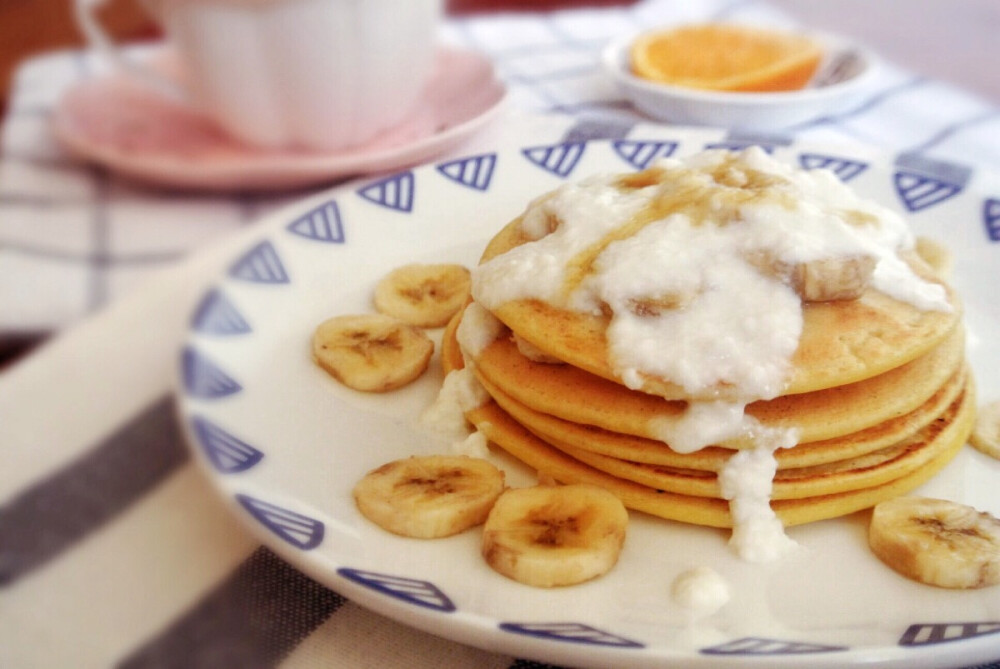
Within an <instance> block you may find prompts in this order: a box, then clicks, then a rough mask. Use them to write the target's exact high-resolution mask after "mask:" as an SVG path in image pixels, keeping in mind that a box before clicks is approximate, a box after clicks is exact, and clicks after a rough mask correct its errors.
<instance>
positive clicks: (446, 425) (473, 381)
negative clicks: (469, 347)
mask: <svg viewBox="0 0 1000 669" xmlns="http://www.w3.org/2000/svg"><path fill="white" fill-rule="evenodd" d="M488 399H489V395H488V394H487V393H486V389H485V388H483V386H482V384H481V383H479V379H477V378H476V375H475V374H473V373H472V370H471V368H469V367H464V368H463V369H456V370H453V371H451V372H449V373H448V374H447V375H446V376H445V377H444V383H442V384H441V390H440V391H439V392H438V394H437V397H436V398H435V399H434V403H433V404H431V405H430V406H429V407H427V409H425V410H424V412H423V413H422V414H421V416H420V424H421V425H423V426H424V427H425V428H427V429H429V430H432V431H434V432H436V433H438V434H440V435H442V436H443V437H445V438H446V439H447V440H448V441H449V442H450V443H451V444H452V445H453V446H454V445H455V444H456V443H461V442H463V441H465V440H466V439H467V438H468V437H469V434H470V433H471V432H472V430H471V428H470V427H469V423H468V421H466V420H465V412H466V411H469V410H471V409H475V408H476V407H478V406H481V405H482V404H483V403H485V402H486V401H487V400H488Z"/></svg>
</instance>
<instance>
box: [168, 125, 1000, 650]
mask: <svg viewBox="0 0 1000 669" xmlns="http://www.w3.org/2000/svg"><path fill="white" fill-rule="evenodd" d="M657 133H659V134H658V135H657V136H656V137H637V138H635V139H632V140H623V141H618V142H593V143H589V144H583V143H573V144H559V145H554V146H532V147H508V148H503V149H501V150H498V151H496V152H490V153H484V154H481V155H476V156H469V157H467V158H464V159H460V160H450V161H447V162H443V163H440V164H436V165H428V166H423V167H420V168H418V169H414V170H411V171H405V172H402V173H399V174H396V175H393V176H392V177H389V178H386V179H381V180H379V181H376V182H372V183H365V184H361V185H355V186H352V187H349V188H341V189H336V190H331V191H329V192H326V193H323V194H320V195H317V196H315V197H311V198H309V199H308V200H306V201H303V202H301V203H300V204H298V205H296V206H293V207H291V208H289V209H286V210H284V211H282V212H281V213H279V214H276V215H274V216H272V217H271V218H270V219H269V220H268V221H266V222H264V224H263V226H262V228H261V232H260V237H259V239H258V240H257V241H256V242H255V243H253V244H251V245H249V246H248V247H247V248H246V249H245V250H244V251H243V252H242V253H241V254H240V255H239V256H238V257H234V258H233V259H232V261H231V263H230V264H229V265H228V269H227V271H226V272H225V273H224V274H223V275H221V276H219V277H218V279H217V280H216V281H215V282H214V283H213V284H212V285H211V286H209V287H207V288H206V290H205V293H204V297H203V298H202V299H201V301H200V303H199V304H198V305H197V308H196V309H194V310H193V313H192V317H191V323H190V332H189V335H188V337H187V340H186V342H185V343H184V347H183V353H182V354H181V360H180V365H179V368H180V380H179V387H180V389H179V395H180V399H181V406H182V414H183V422H184V424H185V426H186V429H187V431H188V433H189V437H190V441H191V444H192V448H193V450H194V452H195V453H196V454H197V457H198V459H199V460H200V462H201V464H202V465H203V466H204V467H205V469H206V470H207V472H208V473H209V475H210V477H211V479H212V480H213V482H214V484H215V486H216V487H217V489H218V492H219V494H220V495H221V496H222V498H223V499H225V500H226V501H227V502H228V503H229V504H230V505H231V506H232V507H233V508H234V509H235V510H236V512H237V513H238V514H239V516H240V517H241V518H242V519H243V520H244V521H245V522H246V523H247V525H248V526H249V527H250V528H251V529H252V530H253V531H254V532H255V533H256V534H257V535H258V537H259V538H260V540H261V541H263V542H264V543H265V544H266V545H268V546H269V547H270V548H272V549H273V550H275V551H276V552H278V553H279V554H280V555H282V556H283V557H284V558H285V559H287V560H288V561H290V562H291V563H292V564H294V565H296V566H297V567H299V568H300V569H302V570H303V571H305V572H306V573H308V574H309V575H311V576H312V577H313V578H315V579H317V580H318V581H320V582H322V583H324V584H326V585H328V586H330V587H332V588H334V589H336V590H337V591H339V592H341V593H343V594H344V595H346V596H348V597H350V598H351V599H353V600H355V601H357V602H358V603H360V604H362V605H364V606H366V607H370V608H372V609H374V610H376V611H378V612H380V613H382V614H385V615H386V616H389V617H391V618H395V619H398V620H400V621H402V622H404V623H406V624H409V625H412V626H414V627H418V628H421V629H424V630H428V631H430V632H433V633H435V634H438V635H441V636H444V637H448V638H451V639H455V640H458V641H461V642H464V643H467V644H472V645H476V646H481V647H483V648H488V649H491V650H495V651H502V652H505V653H509V654H511V655H515V656H520V657H530V658H535V659H538V660H543V661H548V662H553V663H559V664H565V665H577V666H595V667H597V666H600V667H608V666H615V667H676V666H684V667H701V666H724V667H729V666H737V667H739V666H751V665H752V666H765V665H766V666H780V667H799V666H803V665H808V666H823V667H842V666H846V665H861V664H863V665H866V666H879V667H931V666H941V665H949V666H953V665H956V664H963V663H964V664H973V663H975V662H979V661H984V660H987V659H995V658H997V657H1000V591H998V590H997V589H992V590H984V591H972V592H955V591H947V590H941V589H936V588H931V587H927V586H921V585H918V584H916V583H913V582H910V581H908V580H906V579H904V578H902V577H900V576H897V575H896V574H895V573H894V572H892V571H891V570H889V569H888V568H887V567H885V566H884V565H882V563H880V562H879V561H878V560H877V559H876V558H874V557H873V556H872V555H871V553H870V552H869V550H868V547H867V543H866V538H865V532H866V525H865V515H864V514H856V515H854V516H851V517H847V518H843V519H838V520H834V521H826V522H820V523H814V524H810V525H806V526H803V527H795V528H792V529H791V530H790V534H791V536H792V537H793V538H794V539H795V540H796V541H798V542H799V543H800V544H801V546H802V550H801V551H798V552H797V553H796V554H795V555H793V556H792V557H789V558H786V559H784V560H782V561H780V562H777V563H775V564H768V565H756V564H749V563H745V562H742V561H740V560H739V559H738V558H736V557H735V556H734V555H733V553H732V552H731V551H730V549H729V548H728V547H727V544H726V541H727V534H726V533H725V532H722V531H718V530H713V529H705V528H699V527H690V526H685V525H682V524H679V523H672V522H665V521H660V520H656V519H652V518H648V517H645V516H643V515H642V514H638V513H634V514H632V515H633V517H632V522H631V526H630V530H629V537H628V540H627V543H626V547H625V550H624V552H623V554H622V557H621V560H620V562H619V564H618V565H617V567H616V568H615V569H614V570H613V571H612V572H611V573H609V574H608V575H606V576H605V577H603V578H601V579H599V580H596V581H593V582H591V583H587V584H584V585H580V586H576V587H570V588H565V589H557V590H541V589H534V588H531V587H528V586H524V585H520V584H518V583H515V582H513V581H510V580H507V579H505V578H504V577H502V576H499V575H498V574H496V573H494V572H492V571H491V570H490V569H489V568H488V566H487V565H486V564H485V563H484V562H483V560H482V559H481V558H480V556H479V552H478V540H479V532H478V531H477V530H470V531H468V532H466V533H464V534H462V535H460V536H457V537H452V538H448V539H442V540H436V541H421V540H411V539H405V538H401V537H397V536H393V535H390V534H388V533H386V532H384V531H382V530H380V529H379V528H378V527H376V526H374V525H373V524H371V523H370V522H368V521H366V520H364V519H363V518H362V517H361V516H360V515H359V514H358V512H357V511H356V509H355V507H354V504H353V502H352V499H351V495H350V490H351V488H352V486H353V485H354V483H355V482H356V481H357V480H358V479H359V478H360V477H361V476H362V475H363V474H364V473H365V472H366V471H368V470H369V469H371V468H373V467H375V466H377V465H379V464H382V463H384V462H386V461H389V460H392V459H395V458H399V457H404V456H408V455H410V454H414V453H420V452H430V451H433V450H435V449H438V448H439V447H440V445H439V444H437V443H436V440H435V439H434V438H433V436H431V435H428V434H427V433H425V432H424V431H422V430H421V428H420V427H419V425H418V416H419V414H420V412H421V411H422V410H423V409H424V408H425V407H426V406H427V405H428V404H429V403H430V402H431V401H432V399H433V397H434V396H435V393H436V391H437V389H438V387H439V384H440V381H441V376H440V372H438V371H436V369H437V365H436V362H435V364H434V367H433V368H432V369H433V370H435V371H431V372H429V373H428V374H427V375H425V377H423V378H422V379H420V380H419V381H417V382H416V383H415V384H414V385H412V386H409V387H407V388H404V389H401V390H399V391H396V392H394V393H392V394H388V395H371V394H362V393H356V392H353V391H350V390H348V389H346V388H344V387H342V386H340V385H339V384H337V383H336V382H335V381H333V380H332V379H331V378H330V377H328V376H327V375H326V374H325V373H323V372H322V371H320V370H319V369H318V368H317V367H316V366H314V365H313V363H312V362H311V361H310V356H309V339H310V336H311V333H312V330H313V328H314V327H315V325H316V324H318V323H319V322H320V321H321V320H323V319H325V318H327V317H329V316H331V315H335V314H343V313H350V312H367V311H370V309H371V307H370V299H371V293H372V288H373V286H374V284H375V282H376V280H377V279H378V278H379V277H380V276H381V275H382V274H384V273H385V272H386V271H388V270H389V269H391V268H394V267H396V266H398V265H401V264H403V263H407V262H414V261H424V262H430V261H435V262H440V261H443V262H462V263H466V264H468V265H473V264H474V263H475V262H476V260H477V258H478V255H479V253H480V250H481V249H482V247H483V245H484V243H485V242H486V240H487V239H488V238H489V237H490V236H492V234H493V233H494V232H495V231H496V230H498V229H499V228H500V227H501V226H502V225H503V224H504V223H505V222H506V221H508V219H510V218H511V217H513V216H514V215H516V214H517V213H519V212H520V211H521V210H522V209H523V207H524V206H525V204H526V203H527V201H528V200H529V199H530V198H532V197H534V196H536V195H538V194H540V193H542V192H544V191H547V190H549V189H551V188H554V187H556V186H558V185H560V184H562V183H565V182H566V181H568V180H576V179H578V178H582V177H583V176H585V175H587V174H591V173H594V172H606V171H627V170H630V169H633V168H638V167H642V166H643V165H645V164H646V163H647V162H648V161H649V160H651V159H653V158H655V157H658V156H663V155H667V154H671V153H672V154H673V155H683V154H689V153H693V152H695V151H698V150H700V149H702V148H704V147H705V146H708V145H714V144H717V143H719V142H720V140H721V139H722V137H721V135H720V134H719V133H718V132H716V131H711V132H709V131H704V130H678V129H670V128H663V129H657ZM769 148H770V149H772V150H773V151H774V153H775V155H777V156H779V157H783V158H785V159H787V160H789V161H792V162H794V163H799V164H802V165H806V166H817V165H820V164H823V165H826V166H828V167H830V168H832V169H835V170H836V171H837V173H838V174H839V175H841V177H842V178H843V179H846V180H849V181H850V182H851V183H852V184H854V185H855V186H856V187H857V189H858V190H859V191H861V192H862V193H864V194H867V195H869V196H873V197H876V198H878V199H879V200H881V201H883V202H885V203H886V204H888V205H890V206H893V207H895V208H897V209H899V210H901V211H903V212H904V213H905V214H906V215H907V216H908V217H909V218H910V219H911V220H912V223H913V226H914V227H915V228H916V230H917V231H918V232H920V233H923V234H934V235H936V236H938V237H941V238H943V239H946V240H947V241H948V243H949V244H950V245H951V246H952V248H953V249H954V251H955V254H956V257H957V259H958V262H957V263H956V265H957V266H956V279H955V281H956V285H957V286H958V288H959V289H960V290H961V292H962V293H963V294H964V296H965V298H966V304H967V309H968V313H967V322H968V330H969V341H970V348H969V355H970V357H971V361H972V364H973V367H974V368H975V370H976V372H977V373H978V377H979V387H980V393H981V396H982V397H983V398H991V397H992V398H998V397H1000V378H998V377H997V375H996V374H995V370H996V369H997V368H998V367H1000V341H998V340H997V339H996V337H995V333H996V332H1000V303H998V302H997V301H996V299H995V294H993V293H995V288H994V287H993V284H994V282H995V277H996V272H997V266H998V257H997V254H998V253H1000V243H997V242H998V239H1000V229H998V226H1000V180H997V179H994V180H993V181H988V179H992V178H994V177H992V176H991V175H983V174H977V173H971V172H968V171H962V170H961V169H955V166H951V167H952V170H951V171H950V172H941V173H939V174H937V175H936V176H935V175H934V174H931V173H930V172H929V170H930V169H931V168H933V167H934V166H930V165H927V164H924V165H922V166H919V167H920V170H922V171H918V169H916V167H915V166H914V165H913V164H912V161H909V162H908V161H906V160H901V161H898V162H894V161H891V160H889V161H887V160H884V159H881V158H879V157H878V154H876V153H875V152H868V151H859V150H851V151H848V150H846V149H843V148H840V149H838V148H833V149H830V148H813V147H808V146H799V145H791V146H780V147H769ZM937 167H941V166H937ZM983 188H990V189H992V191H991V192H990V191H986V192H984V190H983ZM991 235H992V241H991ZM989 277H993V278H989ZM497 458H498V460H499V461H501V462H503V463H504V465H505V466H506V467H507V468H508V469H509V477H510V478H509V480H510V481H511V482H512V483H513V484H514V485H522V484H529V483H530V482H532V480H533V479H532V477H531V476H530V474H529V473H528V472H526V471H524V470H523V469H521V468H520V467H519V466H518V465H516V464H515V463H511V462H509V461H507V460H504V459H503V458H502V457H500V456H497ZM998 477H1000V462H997V461H994V460H991V459H989V458H987V457H985V456H982V455H981V454H979V453H978V452H976V451H973V450H972V449H971V448H967V449H966V450H965V452H963V453H962V454H961V456H960V457H959V458H958V459H957V460H955V461H954V463H953V464H952V465H950V466H949V467H948V468H947V469H946V471H945V472H943V473H942V474H941V475H940V476H939V477H937V478H936V479H935V480H934V481H933V482H932V483H931V484H930V485H928V486H927V488H926V490H925V492H927V493H928V494H933V495H938V496H944V497H948V498H951V499H955V500H958V501H962V502H967V503H972V504H974V505H977V506H979V507H980V508H983V509H986V510H989V511H991V512H992V513H995V514H1000V490H998V489H997V487H996V481H997V480H998ZM699 565H707V566H710V567H712V568H713V569H715V570H716V571H718V572H719V573H720V574H722V575H723V577H724V578H726V579H727V580H728V581H729V583H730V584H731V586H732V588H733V598H732V600H731V602H730V603H729V604H728V605H727V606H725V607H724V608H723V609H722V610H721V611H719V612H718V613H717V614H715V615H714V616H712V617H710V618H708V619H706V620H704V621H701V622H700V623H698V624H695V625H690V624H689V622H688V621H687V620H686V618H685V616H684V615H683V613H682V611H680V610H679V609H678V607H677V606H676V605H674V604H673V603H672V602H671V598H670V584H671V582H672V580H673V579H674V578H675V577H676V576H677V575H678V574H679V573H681V572H682V571H685V570H687V569H690V568H692V567H695V566H699Z"/></svg>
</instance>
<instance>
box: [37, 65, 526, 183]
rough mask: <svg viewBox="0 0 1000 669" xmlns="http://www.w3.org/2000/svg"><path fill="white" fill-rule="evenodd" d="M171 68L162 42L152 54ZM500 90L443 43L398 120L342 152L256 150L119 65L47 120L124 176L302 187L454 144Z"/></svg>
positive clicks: (491, 77) (492, 109)
mask: <svg viewBox="0 0 1000 669" xmlns="http://www.w3.org/2000/svg"><path fill="white" fill-rule="evenodd" d="M148 57H149V58H150V65H151V66H152V67H154V68H156V69H157V70H159V71H161V72H163V73H164V74H165V75H166V76H169V77H182V76H183V71H182V68H181V66H180V64H179V62H178V61H177V59H176V56H175V54H174V53H173V52H172V51H171V50H170V49H169V47H163V48H159V49H155V50H154V51H153V53H151V54H149V56H148ZM506 94H507V90H506V88H505V87H504V85H503V84H502V83H501V82H500V80H499V79H497V78H496V73H495V72H494V69H493V65H492V63H490V61H489V60H487V59H486V58H484V57H483V56H481V55H479V54H476V53H473V52H471V51H465V50H460V49H450V48H442V49H440V50H439V51H438V53H437V57H436V59H435V66H434V69H433V71H432V72H431V75H430V78H429V80H428V82H427V85H426V86H425V87H424V90H423V92H422V94H421V98H420V100H419V101H418V103H417V107H416V108H415V109H414V111H413V113H412V114H410V115H408V116H407V118H406V120H405V121H403V122H402V123H401V124H400V125H398V126H396V127H394V128H391V129H390V130H387V131H386V132H385V133H382V134H381V135H379V136H378V137H375V138H374V139H372V140H370V141H368V142H365V143H364V144H361V145H359V146H355V147H351V148H349V149H344V150H341V151H312V152H307V151H293V150H268V151H263V150H257V149H254V148H252V147H248V146H246V145H244V144H242V143H240V142H238V141H236V140H234V139H232V138H231V137H229V136H228V135H226V134H225V133H223V132H222V131H221V130H219V129H218V128H217V127H216V126H215V125H214V124H212V123H211V122H210V121H209V120H208V119H206V118H205V117H203V116H201V115H200V114H198V113H196V112H195V111H194V110H193V109H191V108H188V107H186V106H184V105H181V104H178V103H176V102H173V101H171V100H168V99H166V98H165V97H163V96H162V95H160V94H159V93H158V92H156V91H153V90H150V89H148V88H145V87H143V86H141V85H139V84H136V83H135V82H133V81H132V80H131V79H130V78H129V77H128V76H125V75H123V74H110V75H107V76H103V77H97V78H94V79H88V80H86V81H83V82H81V83H80V84H78V85H76V86H75V87H73V88H71V89H70V90H68V91H67V92H66V94H65V95H64V96H63V97H62V98H60V100H59V104H58V105H57V106H56V110H55V114H54V115H53V120H52V129H53V133H54V134H55V137H56V138H57V139H58V140H59V142H60V143H61V144H62V146H64V147H65V148H66V149H67V150H68V151H70V152H72V153H73V154H75V155H77V156H80V157H81V158H84V159H86V160H90V161H92V162H95V163H97V164H99V165H103V166H105V167H107V168H108V169H110V170H112V171H114V172H118V173H120V174H123V175H125V176H128V177H131V178H134V179H138V180H141V181H145V182H148V183H151V184H156V185H160V186H170V187H173V188H184V189H188V190H206V191H221V190H233V189H242V190H276V189H284V188H300V187H304V186H308V185H313V184H318V183H330V182H332V181H334V180H336V179H342V178H344V177H349V176H354V175H358V174H374V173H377V172H384V171H387V170H395V169H400V168H402V167H405V166H408V165H415V164H417V163H420V162H424V161H426V160H430V159H431V158H433V157H434V156H438V155H441V154H442V153H444V152H445V151H447V150H448V149H451V148H453V147H455V146H457V145H458V144H459V143H460V142H462V141H463V140H465V139H467V138H468V137H469V136H470V135H472V134H473V133H475V132H477V131H479V130H480V129H482V127H483V126H484V125H485V124H486V123H488V122H489V121H490V120H491V119H493V118H494V117H495V116H496V115H497V114H498V113H499V111H500V110H501V109H502V104H501V103H502V102H503V100H504V99H505V97H506Z"/></svg>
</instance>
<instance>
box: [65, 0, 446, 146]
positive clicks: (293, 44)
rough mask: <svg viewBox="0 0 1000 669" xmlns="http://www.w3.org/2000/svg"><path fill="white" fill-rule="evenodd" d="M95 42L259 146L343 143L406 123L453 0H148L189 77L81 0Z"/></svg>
mask: <svg viewBox="0 0 1000 669" xmlns="http://www.w3.org/2000/svg"><path fill="white" fill-rule="evenodd" d="M74 1H75V3H76V15H77V20H78V23H79V25H80V28H81V30H82V31H83V32H84V34H85V35H86V36H87V39H88V40H89V42H90V43H91V45H92V46H94V47H96V48H97V49H99V50H101V51H103V52H105V53H106V54H107V55H108V56H110V57H111V58H112V59H113V60H114V61H115V62H116V63H118V64H119V65H121V66H123V68H124V69H125V70H126V71H127V72H130V73H132V75H133V76H135V77H137V78H139V79H141V80H142V81H143V82H145V83H147V84H151V85H153V86H156V87H157V88H158V89H160V90H161V91H164V92H166V93H168V94H171V95H173V96H174V97H177V98H179V99H181V100H182V101H184V102H186V103H188V104H190V105H192V106H193V107H195V108H197V109H198V110H199V111H201V112H203V113H204V114H205V115H207V116H208V117H210V118H212V119H213V120H214V121H215V122H216V123H218V125H220V126H221V127H222V128H223V129H224V130H226V131H228V132H229V133H230V134H231V135H233V136H235V137H237V138H239V139H241V140H243V141H244V142H246V143H248V144H252V145H256V146H260V147H267V148H277V147H291V146H297V147H304V148H309V149H317V150H337V149H343V148H347V147H349V146H352V145H356V144H361V143H363V142H365V141H367V140H369V139H371V138H373V137H374V136H376V135H377V134H379V133H380V132H381V131H383V130H386V129H388V128H390V127H392V126H393V125H396V124H397V123H399V122H400V121H401V120H402V119H403V118H404V117H405V116H406V114H407V113H409V112H410V111H411V109H412V108H413V107H414V105H415V104H416V102H417V100H418V98H419V96H420V93H421V88H422V86H423V84H424V81H425V80H426V77H427V75H428V72H429V70H430V68H431V64H432V60H433V57H434V49H435V45H436V37H437V27H438V21H439V18H440V15H441V11H442V0H146V3H145V6H146V8H147V9H148V11H149V12H150V14H151V15H152V17H153V18H154V19H155V20H156V21H157V22H158V23H160V24H161V25H162V27H163V29H164V31H165V33H166V35H167V38H168V41H169V42H170V44H171V45H172V46H173V47H174V49H175V50H176V51H177V53H178V55H179V57H180V59H181V61H182V63H183V65H184V70H185V73H186V75H187V77H186V81H188V82H189V83H187V84H185V85H184V86H179V85H178V84H177V83H176V82H172V81H170V80H168V79H167V78H166V77H163V76H160V75H159V74H158V73H157V72H155V71H153V70H152V69H151V68H148V67H144V66H142V65H141V64H137V63H134V62H131V61H129V60H127V59H125V58H124V57H123V56H122V54H121V52H120V51H119V50H118V49H117V48H116V47H115V45H114V44H113V43H112V42H111V40H110V39H108V37H107V35H106V34H105V33H104V31H103V30H102V29H101V26H100V24H99V23H98V21H97V19H96V18H95V16H94V10H95V8H96V7H97V6H98V5H99V4H101V3H102V2H103V0H74Z"/></svg>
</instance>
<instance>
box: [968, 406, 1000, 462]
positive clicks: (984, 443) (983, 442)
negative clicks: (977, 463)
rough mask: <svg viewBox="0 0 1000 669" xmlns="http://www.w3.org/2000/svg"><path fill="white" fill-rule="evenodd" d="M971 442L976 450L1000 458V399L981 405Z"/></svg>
mask: <svg viewBox="0 0 1000 669" xmlns="http://www.w3.org/2000/svg"><path fill="white" fill-rule="evenodd" d="M969 443H970V444H972V446H973V447H974V448H975V449H976V450H979V451H982V452H983V453H985V454H986V455H989V456H991V457H994V458H997V459H998V460H1000V401H996V402H990V403H989V404H984V405H983V406H981V407H979V412H978V413H977V414H976V426H975V428H973V430H972V436H971V437H970V438H969Z"/></svg>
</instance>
